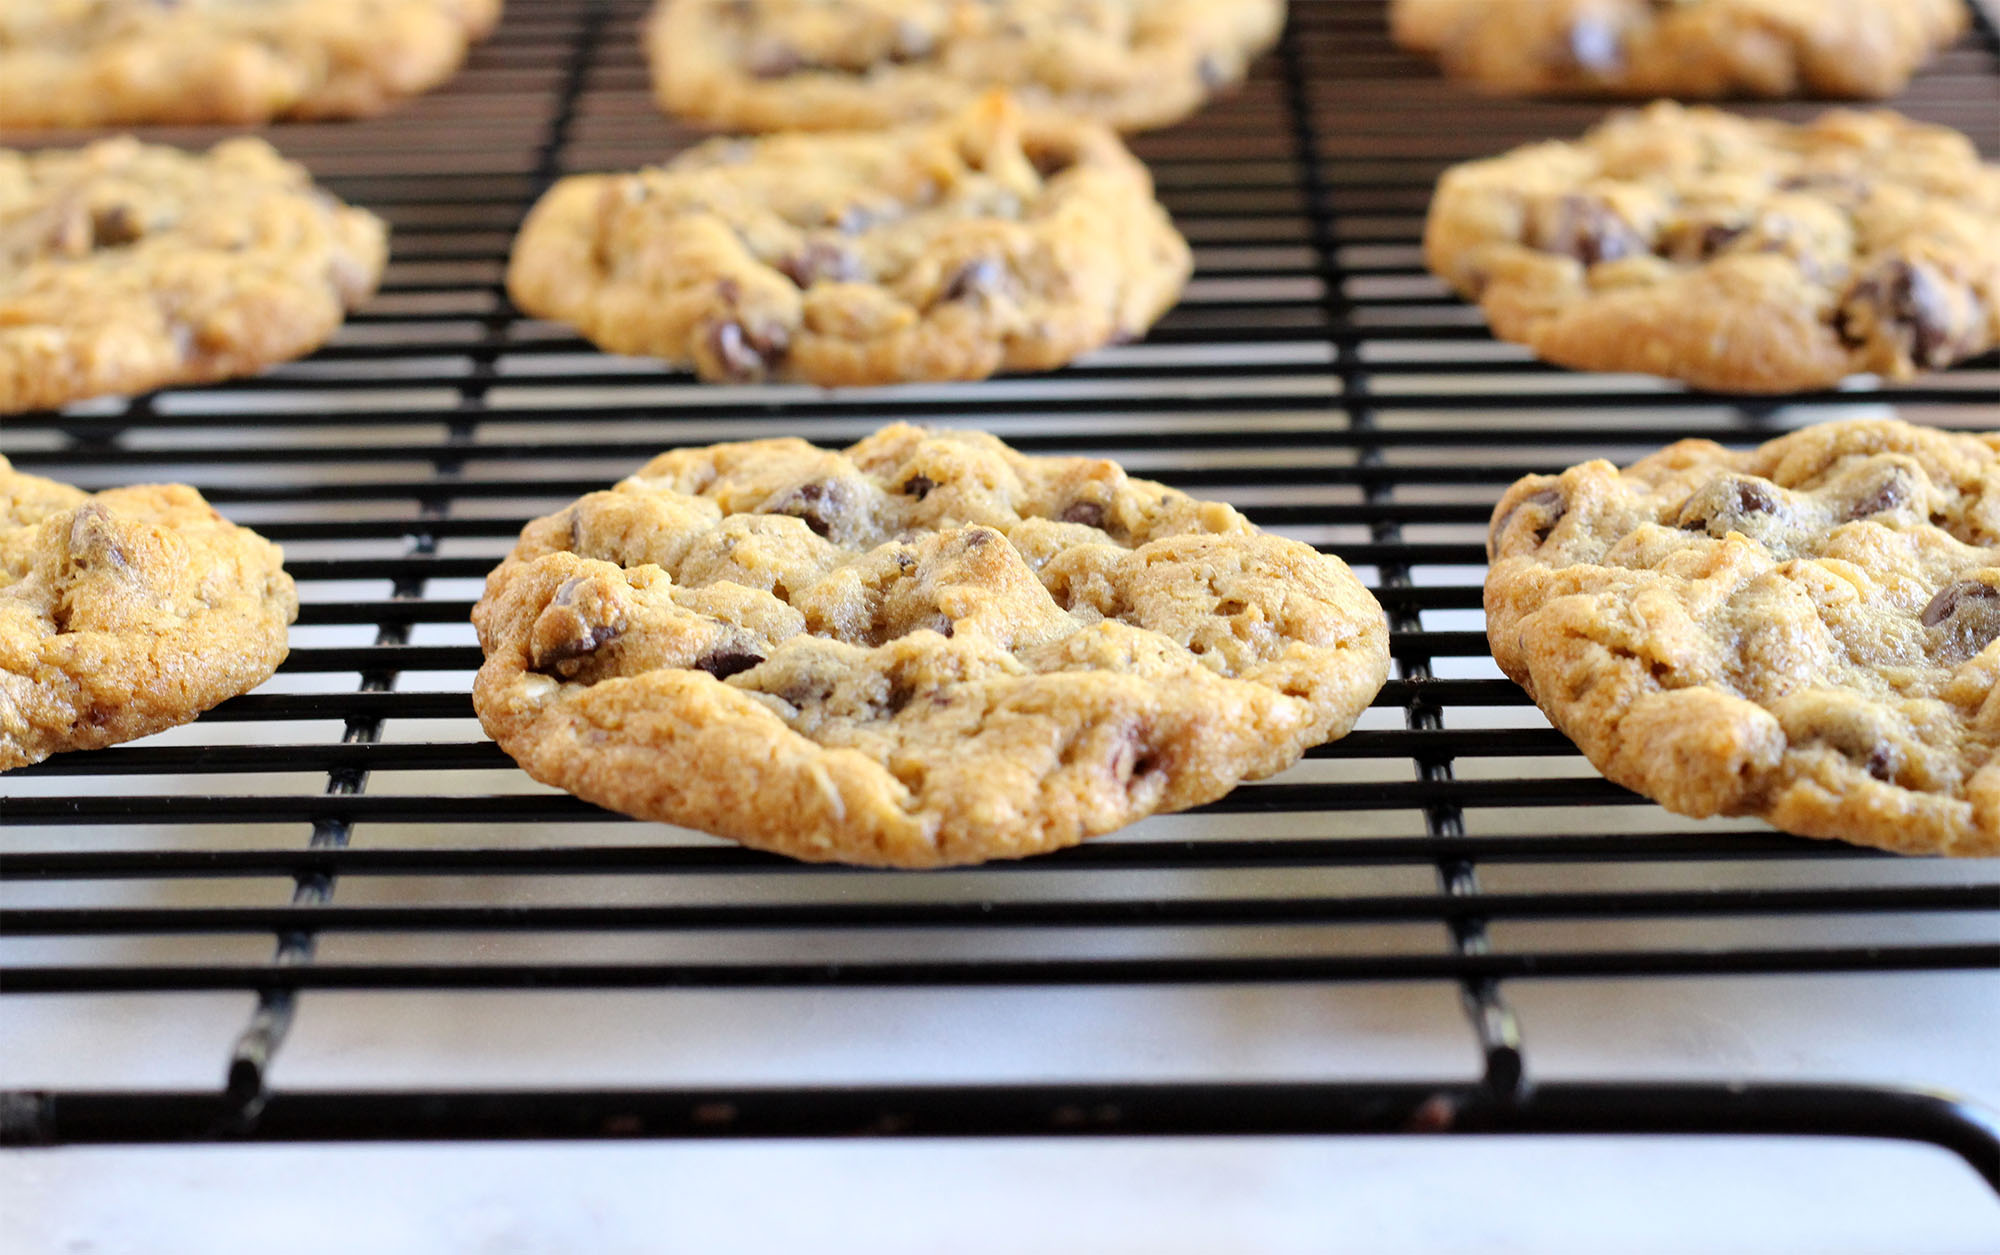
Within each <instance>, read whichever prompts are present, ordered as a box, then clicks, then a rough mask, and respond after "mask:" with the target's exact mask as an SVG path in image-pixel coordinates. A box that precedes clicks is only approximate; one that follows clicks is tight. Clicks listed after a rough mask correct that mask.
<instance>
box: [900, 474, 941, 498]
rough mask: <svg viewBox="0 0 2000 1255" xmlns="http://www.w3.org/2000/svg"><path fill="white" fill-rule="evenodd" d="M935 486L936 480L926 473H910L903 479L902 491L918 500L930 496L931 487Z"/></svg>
mask: <svg viewBox="0 0 2000 1255" xmlns="http://www.w3.org/2000/svg"><path fill="white" fill-rule="evenodd" d="M935 487H937V481H936V480H935V479H932V478H931V477H930V476H928V475H912V476H910V477H909V478H908V479H906V480H904V481H903V492H904V493H905V494H907V495H909V496H912V497H915V498H916V499H917V500H919V501H922V500H923V499H924V498H925V497H928V496H930V495H931V489H933V488H935Z"/></svg>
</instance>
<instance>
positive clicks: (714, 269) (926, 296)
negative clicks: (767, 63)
mask: <svg viewBox="0 0 2000 1255" xmlns="http://www.w3.org/2000/svg"><path fill="white" fill-rule="evenodd" d="M1191 266H1192V263H1191V259H1190V255H1189V252H1188V247H1187V243H1186V241H1184V240H1183V239H1182V238H1181V236H1180V233H1179V232H1177V231H1176V230H1174V227H1173V223H1172V222H1171V221H1169V219H1168V218H1167V214H1166V211H1165V210H1163V209H1161V208H1160V206H1159V205H1158V203H1157V202H1155V201H1154V199H1153V187H1152V180H1151V178H1150V177H1149V176H1148V175H1147V173H1146V170H1145V167H1144V166H1142V165H1140V164H1139V162H1138V161H1137V160H1136V159H1134V158H1133V156H1132V155H1131V153H1129V152H1127V151H1126V150H1125V147H1124V145H1123V144H1121V143H1120V142H1119V140H1118V137H1117V136H1116V135H1114V134H1112V133H1111V132H1110V131H1109V130H1106V129H1105V128H1103V127H1101V126H1098V125H1096V124H1094V123H1089V122H1081V121H1076V120H1073V119H1066V118H1059V117H1054V116H1051V115H1047V114H1032V113H1024V112H1023V111H1022V110H1020V109H1019V108H1018V107H1017V106H1016V105H1014V104H1013V103H1012V102H1011V101H1009V100H1008V99H1007V98H1006V97H1004V96H998V95H996V96H991V97H988V98H986V99H985V100H982V101H981V102H980V103H979V104H977V105H975V106H973V107H972V108H970V109H968V110H966V111H965V112H963V113H961V114H960V115H959V116H958V117H956V118H954V119H952V120H951V121H949V122H946V123H941V124H928V125H923V126H917V127H908V128H903V129H900V130H893V131H880V132H864V133H857V134H838V135H834V134H792V135H778V136H771V137H768V138H765V139H761V140H755V141H742V140H715V141H711V142H709V143H706V144H703V145H701V146H699V147H697V148H694V149H692V150H690V151H689V152H687V153H685V154H683V155H682V156H680V157H679V158H677V159H676V160H674V161H672V162H670V163H669V164H667V165H665V166H662V167H657V168H653V169H648V170H643V171H640V172H638V173H636V174H617V175H580V176H576V177H573V178H568V179H564V180H563V181H562V182H560V183H558V184H557V185H556V186H555V187H554V188H552V189H551V190H550V191H549V193H548V194H547V195H546V196H545V197H543V198H542V201H541V203H540V204H538V205H537V206H536V207H535V209H534V211H533V213H531V214H530V215H529V218H528V221H527V223H526V225H525V226H523V227H522V230H521V235H520V238H519V239H518V240H517V241H516V242H515V245H514V255H513V260H512V262H511V264H510V266H509V269H508V275H507V285H508V291H509V292H510V293H511V294H512V295H513V298H514V300H515V302H516V303H517V304H518V305H519V306H520V307H521V308H522V309H523V310H526V311H527V312H529V313H531V314H534V315H537V316H540V317H545V318H555V319H559V320H561V321H563V322H566V323H569V324H570V325H572V326H574V327H576V328H577V329H578V330H579V331H581V332H582V333H583V334H584V335H585V336H586V337H588V338H589V339H590V340H592V341H593V342H595V343H596V344H597V345H598V346H599V347H601V348H604V349H607V350H610V351H611V352H614V353H628V354H642V355H649V356H653V357H659V358H664V359H665V360H667V361H670V362H674V363H677V364H680V365H692V366H693V367H694V369H695V371H696V372H697V373H698V374H699V375H700V376H701V377H702V378H704V379H707V380H713V381H725V382H742V381H746V380H760V379H788V380H800V381H804V382H809V383H816V384H821V385H826V386H840V385H858V384H881V383H895V382H899V381H906V380H948V379H982V378H984V377H986V376H987V375H990V374H992V373H993V372H994V371H996V370H1046V369H1051V368H1053V367H1056V366H1060V365H1062V364H1064V363H1066V362H1068V361H1070V360H1071V359H1073V358H1075V357H1077V356H1078V355H1080V354H1082V353H1085V352H1088V351H1089V350H1091V349H1094V348H1097V347H1099V346H1101V345H1103V344H1105V343H1107V342H1110V341H1113V340H1118V339H1126V338H1131V337H1134V336H1137V335H1139V334H1141V333H1143V332H1144V331H1145V330H1146V328H1148V327H1150V326H1151V325H1152V323H1153V321H1154V320H1155V319H1157V318H1158V317H1159V316H1160V315H1161V314H1162V313H1164V312H1165V311H1166V310H1167V308H1168V307H1169V306H1171V305H1172V304H1173V303H1174V301H1175V300H1176V299H1177V298H1178V297H1179V295H1180V292H1181V288H1182V287H1183V286H1184V285H1185V283H1186V281H1187V277H1188V274H1189V271H1190V269H1191Z"/></svg>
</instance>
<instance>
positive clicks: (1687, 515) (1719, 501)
mask: <svg viewBox="0 0 2000 1255" xmlns="http://www.w3.org/2000/svg"><path fill="white" fill-rule="evenodd" d="M1780 504H1781V501H1780V498H1779V496H1778V493H1777V491H1776V489H1774V488H1773V487H1772V486H1771V485H1770V484H1767V483H1765V482H1764V481H1763V480H1761V479H1750V478H1743V479H1733V478H1732V479H1720V480H1716V481H1714V482H1712V483H1709V484H1705V485H1703V486H1702V487H1700V488H1698V489H1696V490H1695V491H1694V492H1693V493H1692V494H1690V495H1689V497H1688V499H1687V500H1686V501H1684V502H1682V503H1681V509H1680V514H1679V516H1678V517H1677V518H1676V520H1675V525H1676V526H1678V527H1680V528H1682V529H1684V530H1686V531H1690V532H1704V531H1705V532H1707V533H1708V534H1709V535H1711V536H1714V537H1717V538H1718V539H1719V538H1721V537H1723V536H1727V535H1728V534H1729V533H1730V532H1740V531H1743V530H1744V529H1745V527H1746V525H1747V524H1748V523H1749V521H1750V520H1751V519H1755V518H1762V517H1766V516H1769V515H1773V514H1776V513H1777V512H1778V509H1779V506H1780Z"/></svg>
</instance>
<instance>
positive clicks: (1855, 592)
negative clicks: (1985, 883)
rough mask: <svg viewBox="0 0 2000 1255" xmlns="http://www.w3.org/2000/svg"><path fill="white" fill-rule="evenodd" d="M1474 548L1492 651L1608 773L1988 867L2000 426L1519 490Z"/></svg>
mask: <svg viewBox="0 0 2000 1255" xmlns="http://www.w3.org/2000/svg"><path fill="white" fill-rule="evenodd" d="M1487 548H1488V551H1489V553H1490V555H1491V557H1492V568H1491V572H1490V573H1489V575H1488V576H1487V580H1486V631H1487V637H1488V639H1489V640H1490V641H1491V643H1492V646H1493V656H1494V657H1495V658H1496V659H1498V660H1499V663H1500V665H1501V667H1502V668H1504V669H1505V670H1506V672H1507V674H1508V675H1510V676H1512V677H1513V678H1514V679H1515V680H1517V681H1519V682H1520V684H1521V685H1522V686H1523V687H1524V688H1526V689H1527V690H1528V692H1529V693H1530V694H1531V695H1532V696H1533V697H1534V699H1535V702H1536V704H1537V705H1539V706H1540V707H1541V708H1542V710H1543V711H1544V712H1546V713H1547V714H1548V716H1549V719H1550V721H1551V722H1552V723H1554V724H1555V725H1556V727H1558V728H1560V729H1561V730H1562V731H1563V732H1565V733H1566V734H1568V735H1569V737H1570V738H1571V739H1572V740H1574V741H1575V742H1576V743H1577V746H1578V747H1579V748H1580V749H1582V750H1583V752H1584V754H1585V756H1587V757H1588V758H1589V759H1590V761H1591V763H1592V764H1593V765H1594V766H1596V767H1597V769H1598V770H1600V771H1602V772H1603V773H1604V774H1605V775H1607V776H1609V777H1610V778H1611V779H1613V780H1615V781H1617V782H1618V783H1620V784H1623V785H1625V786H1627V787H1628V788H1632V789H1636V790H1638V791H1639V792H1641V793H1643V794H1645V795H1646V796H1648V797H1650V798H1652V799H1654V800H1655V801H1658V802H1659V803H1661V804H1662V805H1664V806H1666V807H1667V808H1668V809H1669V810H1673V811H1677V812H1679V813H1681V814H1684V815H1696V816H1708V815H1754V816H1757V817H1759V818H1762V819H1764V820H1767V821H1769V822H1770V823H1772V824H1774V825H1776V826H1777V827H1779V828H1781V829H1783V830H1785V831H1786V832H1792V833H1797V834H1799V835H1801V836H1808V837H1832V838H1838V839H1841V840H1845V841H1853V842H1857V843H1859V844H1862V845H1872V846H1879V847H1881V848H1883V849H1887V850H1895V851H1899V852H1902V853H1910V854H1916V853H1934V854H1959V855H1993V854H2000V687H1996V685H2000V434H1993V433H1988V434H1983V435H1951V434H1947V433H1945V432H1941V431H1937V430H1934V429H1931V428H1923V427H1913V426H1909V425H1907V424H1904V423H1899V422H1891V421H1860V422H1844V423H1827V424H1824V425H1821V426H1817V427H1808V428H1805V429H1804V430H1801V431H1797V432H1794V433H1792V434H1790V435H1788V436H1784V437H1782V438H1781V439H1778V440H1773V441H1771V442H1770V443H1769V444H1766V445H1763V446H1762V447H1760V448H1756V449H1752V450H1749V451H1747V452H1731V451H1729V450H1727V449H1724V448H1722V447H1721V446H1719V445H1716V444H1713V443H1710V442H1709V441H1705V440H1685V441H1682V442H1680V443H1679V444H1675V445H1672V446H1670V447H1668V448H1667V449H1665V450H1662V451H1661V452H1659V453H1656V454H1654V455H1653V456H1651V457H1649V458H1646V459H1644V460H1643V461H1640V462H1638V463H1636V464H1634V465H1633V466H1631V467H1629V468H1627V469H1625V470H1622V471H1621V470H1619V469H1618V468H1616V467H1614V466H1612V465H1611V464H1610V463H1608V462H1587V463H1585V464H1583V465H1581V466H1577V467H1572V468H1571V469H1569V470H1567V471H1564V472H1563V473H1562V474H1561V475H1558V476H1547V475H1535V476H1530V477H1528V478H1527V479H1524V480H1522V481H1521V482H1519V483H1517V484H1515V485H1514V486H1513V487H1512V488H1511V489H1509V490H1508V492H1507V494H1506V495H1505V496H1504V497H1503V498H1502V499H1501V501H1500V504H1499V506H1498V507H1497V508H1496V509H1495V510H1494V513H1493V525H1492V531H1491V535H1490V537H1489V539H1488V541H1487Z"/></svg>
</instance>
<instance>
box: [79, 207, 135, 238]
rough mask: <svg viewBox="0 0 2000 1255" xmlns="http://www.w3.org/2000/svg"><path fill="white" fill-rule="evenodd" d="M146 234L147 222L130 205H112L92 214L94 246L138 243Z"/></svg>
mask: <svg viewBox="0 0 2000 1255" xmlns="http://www.w3.org/2000/svg"><path fill="white" fill-rule="evenodd" d="M145 234H146V229H145V224H144V223H142V222H141V221H140V220H139V215H138V214H136V213H134V212H133V211H132V209H131V208H130V207H129V206H125V205H112V206H109V207H108V208H103V209H98V210H95V211H94V212H92V214H91V215H90V236H91V241H92V245H93V247H96V248H121V247H123V246H124V245H127V244H132V243H136V242H137V241H138V240H139V239H140V238H142V237H143V236H144V235H145Z"/></svg>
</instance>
